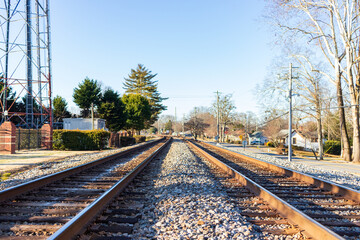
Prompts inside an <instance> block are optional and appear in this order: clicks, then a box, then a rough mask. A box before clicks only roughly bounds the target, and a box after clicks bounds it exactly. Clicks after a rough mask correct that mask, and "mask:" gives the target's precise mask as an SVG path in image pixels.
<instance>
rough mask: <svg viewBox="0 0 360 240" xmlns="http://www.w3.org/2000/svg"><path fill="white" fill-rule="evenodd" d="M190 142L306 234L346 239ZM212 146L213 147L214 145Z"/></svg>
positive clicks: (313, 236) (204, 155)
mask: <svg viewBox="0 0 360 240" xmlns="http://www.w3.org/2000/svg"><path fill="white" fill-rule="evenodd" d="M188 144H189V145H190V146H191V148H193V149H195V151H196V152H198V153H199V154H201V155H202V156H203V157H205V158H206V159H207V160H209V161H210V162H212V163H213V164H215V165H216V166H218V167H220V168H221V169H222V170H223V171H225V172H226V173H228V174H229V175H230V176H232V177H234V178H235V179H237V180H238V181H239V182H240V183H241V184H242V185H243V186H245V187H246V188H248V189H249V190H250V191H251V192H252V193H254V194H255V195H257V196H259V197H260V198H262V199H264V200H265V201H266V202H267V203H268V204H269V205H270V206H271V207H272V208H274V209H276V210H277V211H278V212H279V214H280V215H281V216H282V217H284V218H286V219H288V221H289V222H290V223H292V224H294V225H298V226H299V227H300V228H302V229H304V234H305V235H306V236H308V237H311V238H314V239H344V238H342V237H341V236H339V235H338V234H336V233H334V232H333V231H331V230H330V229H328V228H327V227H325V226H323V225H322V224H320V223H318V222H317V221H315V220H314V219H312V218H310V217H309V216H307V215H306V214H304V213H303V212H301V211H300V210H298V209H296V208H294V207H293V206H291V205H290V204H288V203H287V202H285V201H283V200H282V199H280V198H279V197H277V196H276V195H274V194H273V193H271V192H270V191H268V190H266V189H265V188H263V187H262V186H260V185H259V184H257V183H255V182H254V181H252V180H251V179H249V178H247V177H246V176H244V175H242V174H241V173H239V172H238V171H236V170H235V169H233V168H231V167H230V166H228V165H226V164H225V163H223V162H221V161H220V160H218V159H216V158H215V157H213V156H211V155H210V154H208V153H207V152H205V151H204V150H202V149H200V148H199V147H197V146H196V145H195V144H194V143H192V142H188ZM210 146H211V147H213V145H210ZM216 148H218V147H216ZM219 150H220V151H222V150H225V149H223V148H220V149H219ZM225 151H226V150H225ZM229 152H230V151H229ZM231 153H233V152H231ZM234 154H235V153H234Z"/></svg>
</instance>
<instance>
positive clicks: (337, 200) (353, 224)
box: [189, 142, 360, 239]
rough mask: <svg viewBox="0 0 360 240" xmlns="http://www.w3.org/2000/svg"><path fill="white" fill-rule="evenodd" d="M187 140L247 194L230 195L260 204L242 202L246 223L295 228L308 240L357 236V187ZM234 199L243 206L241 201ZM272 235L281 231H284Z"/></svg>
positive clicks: (291, 231)
mask: <svg viewBox="0 0 360 240" xmlns="http://www.w3.org/2000/svg"><path fill="white" fill-rule="evenodd" d="M189 144H190V145H191V146H192V148H193V149H196V151H197V152H198V153H200V154H201V155H202V156H203V157H205V158H206V159H208V160H210V161H211V162H213V163H214V164H215V165H217V166H219V167H220V168H222V169H223V171H225V172H227V173H228V174H229V175H231V176H232V177H233V179H236V182H241V184H242V185H243V186H246V187H247V188H248V190H249V191H250V194H249V193H248V192H247V191H245V192H243V191H238V190H236V189H235V190H234V191H231V192H230V194H232V195H234V196H237V197H239V198H240V199H243V200H244V197H249V198H253V199H252V201H253V200H254V199H255V200H256V202H255V205H260V206H261V208H263V211H259V208H258V206H253V207H252V208H247V206H244V209H246V211H243V212H242V214H243V215H246V216H248V217H249V221H250V222H253V223H255V224H256V225H259V227H261V228H263V229H265V230H266V228H269V226H272V225H279V224H284V228H283V229H284V230H286V231H288V233H287V234H290V235H291V234H295V233H296V232H299V231H300V232H302V234H304V235H305V236H306V237H310V238H313V239H360V222H359V219H360V204H359V202H360V192H359V191H356V190H352V189H349V188H346V187H342V186H339V185H337V184H334V183H332V182H327V181H324V180H321V179H318V178H315V177H311V176H309V175H305V174H301V173H299V172H296V171H292V170H290V169H286V168H282V167H279V166H276V165H273V164H270V163H266V162H263V161H260V160H257V159H253V158H250V157H247V156H243V155H241V154H238V153H234V152H232V151H229V150H226V149H222V148H220V147H217V146H214V145H211V144H207V143H203V142H201V143H194V142H192V143H189ZM247 194H248V195H247ZM254 197H255V198H254ZM245 202H246V201H245ZM239 203H240V204H244V201H239ZM269 209H272V210H271V211H272V212H271V211H270V212H269V211H268V210H269ZM274 210H275V212H274ZM289 224H290V225H291V227H289ZM285 225H287V226H285ZM270 232H271V231H270ZM273 233H276V232H273ZM277 234H284V231H279V232H278V233H277Z"/></svg>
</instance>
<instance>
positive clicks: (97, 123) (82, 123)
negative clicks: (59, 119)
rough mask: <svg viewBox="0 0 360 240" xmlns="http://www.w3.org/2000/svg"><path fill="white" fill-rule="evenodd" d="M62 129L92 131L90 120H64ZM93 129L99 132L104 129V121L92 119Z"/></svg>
mask: <svg viewBox="0 0 360 240" xmlns="http://www.w3.org/2000/svg"><path fill="white" fill-rule="evenodd" d="M63 121H64V129H66V130H92V119H91V118H64V119H63ZM94 129H96V130H100V129H104V130H106V127H105V120H104V119H101V118H94Z"/></svg>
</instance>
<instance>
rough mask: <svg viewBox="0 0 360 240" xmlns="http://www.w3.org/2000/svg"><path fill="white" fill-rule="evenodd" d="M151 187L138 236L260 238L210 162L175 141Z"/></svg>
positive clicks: (136, 232)
mask: <svg viewBox="0 0 360 240" xmlns="http://www.w3.org/2000/svg"><path fill="white" fill-rule="evenodd" d="M153 184H154V185H153V186H151V187H150V188H149V191H150V192H148V194H149V195H150V196H155V197H151V198H149V199H148V200H147V203H146V204H145V208H144V212H143V215H142V219H141V220H140V221H139V223H138V225H137V229H134V230H135V231H134V232H135V234H134V235H133V237H134V238H136V239H148V238H156V239H257V238H258V237H259V236H257V235H256V233H255V234H254V233H253V231H252V225H251V224H249V223H248V222H246V220H245V218H244V217H243V216H241V215H240V214H239V211H237V209H236V206H235V205H234V204H233V203H231V202H229V201H227V196H226V192H225V191H224V190H223V188H222V187H221V184H220V183H219V182H218V181H216V180H215V178H214V176H213V174H212V173H211V172H210V170H209V169H208V167H207V165H206V164H205V163H203V162H202V161H201V160H199V159H198V158H196V157H195V156H194V155H193V153H192V152H191V151H190V150H189V148H188V147H187V146H186V145H185V143H183V142H181V141H179V140H174V142H173V144H172V145H171V147H170V150H169V152H167V155H166V157H165V159H164V160H163V163H162V166H161V171H160V173H158V175H157V178H156V180H154V183H153Z"/></svg>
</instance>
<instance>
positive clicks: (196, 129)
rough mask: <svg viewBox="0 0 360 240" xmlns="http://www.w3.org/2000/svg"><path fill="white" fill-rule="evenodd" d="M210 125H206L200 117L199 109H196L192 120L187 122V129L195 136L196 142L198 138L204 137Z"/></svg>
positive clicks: (192, 114)
mask: <svg viewBox="0 0 360 240" xmlns="http://www.w3.org/2000/svg"><path fill="white" fill-rule="evenodd" d="M208 126H209V125H208V124H207V123H204V120H203V119H202V118H200V117H199V108H197V107H195V108H194V110H193V111H192V112H191V113H190V119H189V120H188V121H187V122H185V129H186V130H190V131H191V133H192V134H193V135H194V138H195V140H196V139H197V138H198V136H201V135H203V133H204V131H205V128H207V127H208Z"/></svg>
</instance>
